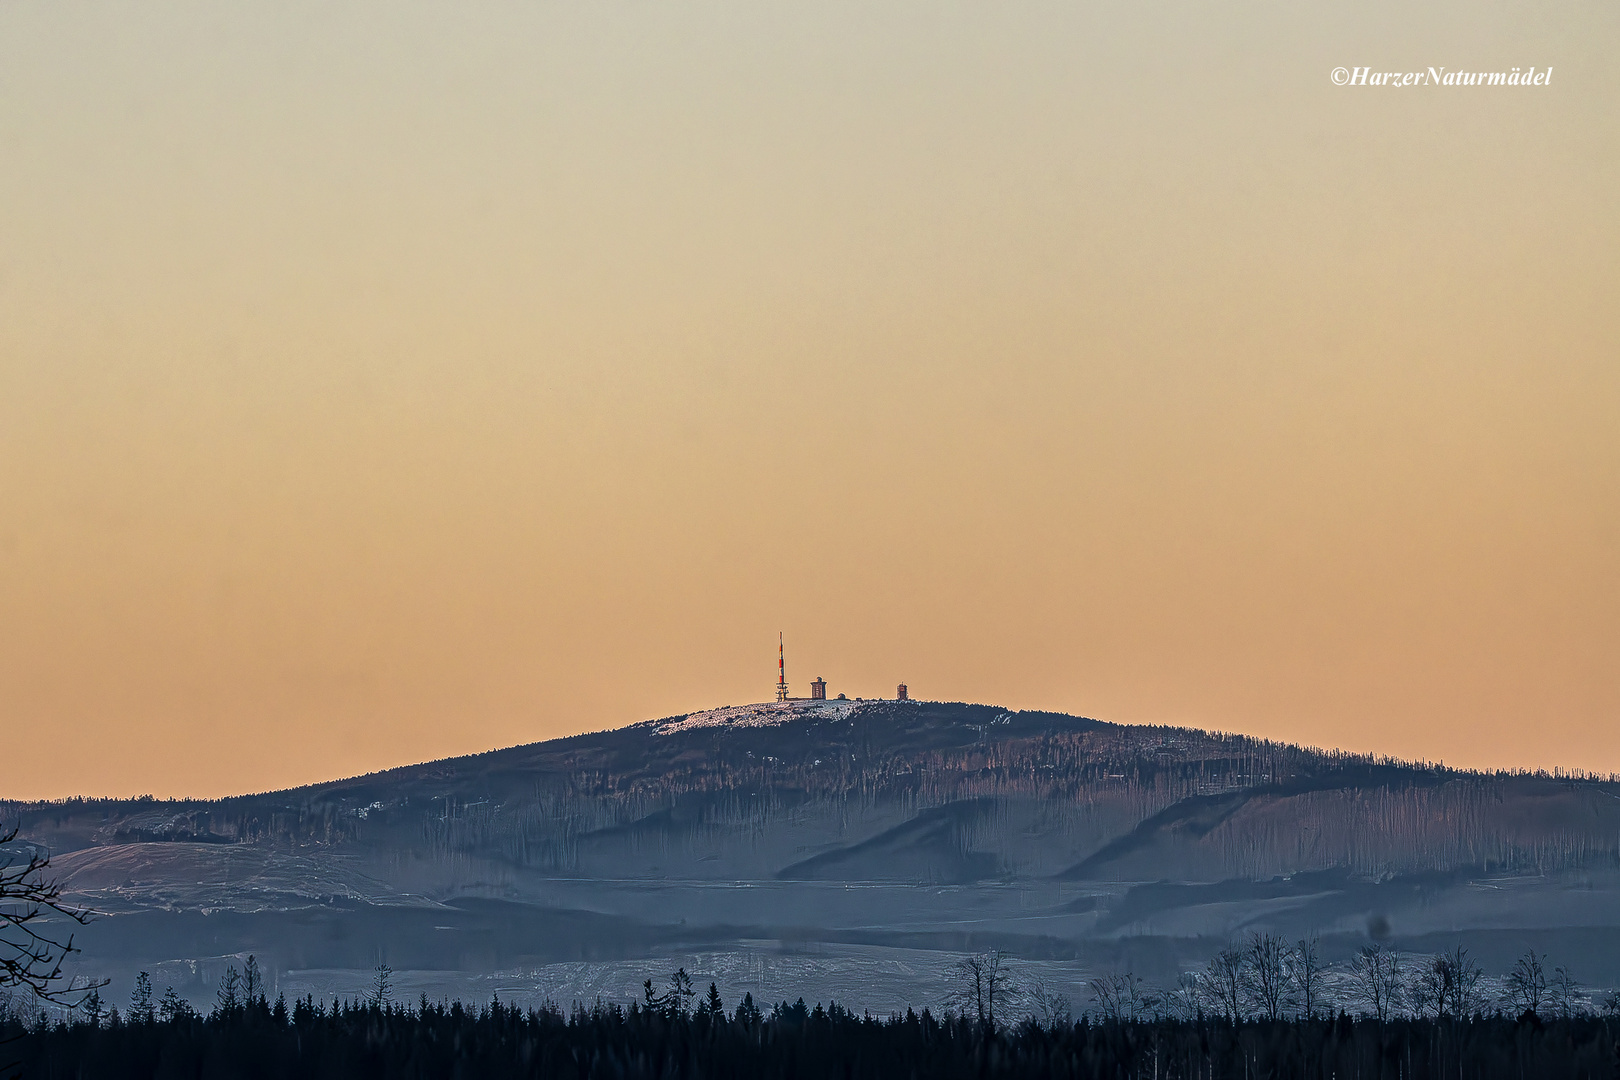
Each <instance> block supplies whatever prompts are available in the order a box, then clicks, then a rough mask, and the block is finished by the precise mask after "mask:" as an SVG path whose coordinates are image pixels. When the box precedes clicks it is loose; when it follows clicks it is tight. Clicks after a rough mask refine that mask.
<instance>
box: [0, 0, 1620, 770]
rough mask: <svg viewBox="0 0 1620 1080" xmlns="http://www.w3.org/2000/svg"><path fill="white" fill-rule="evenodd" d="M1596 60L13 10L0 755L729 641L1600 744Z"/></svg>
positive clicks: (574, 711)
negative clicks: (1531, 71) (1390, 85)
mask: <svg viewBox="0 0 1620 1080" xmlns="http://www.w3.org/2000/svg"><path fill="white" fill-rule="evenodd" d="M1617 46H1620V9H1617V8H1616V7H1615V6H1614V5H1613V4H1608V3H1575V4H1567V5H1553V6H1548V5H1524V4H1519V3H1508V2H1505V0H1485V2H1483V3H1481V2H1470V3H1461V2H1457V0H1442V2H1439V3H1434V4H1426V5H1410V4H1405V3H1394V2H1387V0H1374V2H1371V3H1362V4H1299V3H1293V2H1290V3H1283V2H1255V0H1237V2H1234V3H1229V4H1197V3H1142V2H1140V0H1130V2H1124V0H1119V2H1103V3H1073V2H1069V3H1020V2H1013V3H1006V4H1000V3H998V4H988V3H978V2H975V3H956V2H940V0H928V2H921V0H896V2H878V3H873V2H871V0H862V2H860V3H854V2H843V0H782V2H780V3H765V4H753V3H742V2H740V0H727V2H712V0H692V2H685V0H683V2H677V3H656V4H654V3H646V2H635V3H619V2H614V0H608V2H601V3H589V4H583V3H560V2H555V0H526V2H523V3H500V2H494V3H484V4H473V5H455V4H448V3H409V2H407V3H399V2H394V0H390V2H388V3H380V2H379V3H326V2H322V3H310V2H285V3H281V2H278V3H274V4H269V3H265V4H232V5H219V4H212V3H202V2H197V3H173V2H170V0H143V2H141V3H133V2H131V3H87V4H62V3H47V2H42V0H40V2H33V0H22V2H11V3H7V4H5V5H4V6H0V710H3V719H4V724H5V729H6V732H7V736H6V739H7V746H6V751H5V758H6V761H7V767H6V769H5V770H4V780H3V783H0V797H13V798H22V797H27V798H32V797H47V796H49V797H55V796H63V795H68V794H72V793H95V794H124V795H127V794H137V793H144V792H151V793H155V794H158V795H169V794H193V795H220V794H226V793H232V792H240V791H246V790H252V789H265V788H271V787H279V786H286V785H292V784H297V783H303V782H309V781H315V780H320V779H325V778H330V777H336V776H340V775H346V774H353V773H357V772H362V771H367V770H372V769H378V768H383V767H387V766H391V765H397V764H402V763H407V762H414V761H420V760H426V759H430V758H434V757H439V756H444V755H450V754H459V753H465V752H470V751H477V750H483V749H487V748H491V747H496V746H502V745H508V744H512V743H518V742H528V741H533V740H536V739H541V738H546V737H550V736H555V735H563V734H570V733H574V732H579V731H584V730H592V729H599V728H603V727H612V726H618V725H621V724H624V723H628V722H632V721H636V720H640V719H644V718H648V717H654V716H661V715H667V714H671V713H676V712H683V711H687V710H690V709H697V708H703V707H708V706H713V705H720V704H727V703H731V704H735V703H740V702H744V701H750V700H763V699H765V698H767V697H768V696H769V695H770V686H771V683H772V681H773V679H774V674H775V672H774V666H775V659H776V657H775V649H776V634H777V631H778V630H782V631H785V632H786V635H787V643H788V676H789V680H790V682H791V683H792V685H793V687H794V689H795V690H796V691H797V692H799V693H805V692H807V688H808V682H809V680H810V679H811V678H812V677H814V676H816V675H822V676H824V677H825V678H826V679H827V680H828V681H829V683H830V687H831V690H832V692H834V693H838V692H844V693H847V694H849V695H850V696H851V697H854V696H871V695H880V694H881V695H892V694H893V692H894V685H895V683H896V682H898V681H900V680H905V681H906V682H908V683H909V684H910V685H911V687H912V690H913V693H914V695H915V696H919V697H923V698H930V699H947V700H972V701H983V702H991V703H998V704H1003V705H1007V706H1012V707H1020V708H1046V709H1057V710H1063V711H1068V712H1075V713H1081V714H1085V715H1091V716H1097V717H1101V718H1105V719H1113V720H1120V721H1144V722H1165V723H1177V724H1191V725H1198V726H1204V727H1215V728H1222V729H1227V730H1237V731H1244V732H1250V733H1253V734H1257V735H1262V736H1267V737H1272V738H1279V739H1286V740H1291V741H1302V742H1306V743H1311V744H1317V745H1331V746H1341V747H1346V748H1350V749H1355V750H1363V751H1375V752H1380V753H1390V754H1396V755H1402V756H1417V757H1424V758H1430V759H1443V760H1445V761H1446V762H1447V763H1452V764H1459V765H1470V766H1514V767H1537V766H1548V767H1550V766H1554V765H1563V766H1572V767H1581V768H1587V769H1594V770H1602V771H1608V770H1614V769H1620V214H1617V203H1620V153H1617V149H1620V77H1617V70H1620V69H1617V68H1616V65H1615V64H1614V62H1613V57H1614V55H1615V52H1616V48H1617ZM1341 64H1342V65H1352V66H1353V65H1370V66H1373V67H1375V68H1380V69H1383V68H1388V69H1391V70H1423V69H1425V68H1427V67H1428V66H1430V65H1434V66H1444V67H1451V68H1487V69H1493V70H1494V69H1502V68H1511V67H1513V66H1531V65H1534V66H1536V67H1538V68H1545V67H1547V66H1552V67H1553V69H1554V72H1555V75H1554V79H1553V83H1552V84H1551V85H1550V86H1547V87H1544V88H1534V89H1525V90H1519V89H1512V90H1500V89H1499V90H1487V89H1433V88H1430V89H1423V88H1403V89H1400V90H1388V89H1367V88H1343V87H1337V86H1334V85H1333V84H1332V83H1331V82H1330V80H1329V77H1328V73H1329V71H1330V70H1331V69H1332V68H1333V67H1335V66H1337V65H1341Z"/></svg>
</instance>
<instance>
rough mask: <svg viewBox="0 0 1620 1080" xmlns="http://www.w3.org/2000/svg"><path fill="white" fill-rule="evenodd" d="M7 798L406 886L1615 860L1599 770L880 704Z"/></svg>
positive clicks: (48, 830)
mask: <svg viewBox="0 0 1620 1080" xmlns="http://www.w3.org/2000/svg"><path fill="white" fill-rule="evenodd" d="M0 814H3V815H4V817H5V818H7V819H9V820H18V821H20V823H21V824H22V826H23V832H24V834H25V835H26V836H29V837H30V838H31V839H33V840H35V841H37V842H41V843H45V844H47V845H49V846H50V847H51V849H52V850H53V851H55V852H57V853H58V854H59V855H62V854H66V853H68V852H72V851H77V850H80V849H84V848H89V847H96V846H106V845H128V844H135V843H174V842H188V843H193V844H195V843H206V844H230V845H246V846H249V847H256V848H263V849H266V850H285V851H288V852H308V851H317V850H327V851H332V852H342V853H348V854H353V855H356V856H362V857H364V856H379V855H383V854H384V853H387V855H388V857H389V858H390V859H392V860H393V861H395V862H396V863H400V864H401V865H405V864H408V865H409V866H410V867H411V868H412V873H411V876H412V878H413V880H415V879H420V880H418V881H417V882H416V883H417V884H426V885H429V891H439V889H443V890H448V891H449V892H452V893H453V892H455V891H456V888H457V886H456V885H455V884H454V882H453V881H452V880H450V879H449V878H446V877H445V875H442V874H436V873H434V872H433V871H432V868H433V867H435V866H441V865H442V866H446V867H453V866H472V865H474V864H476V866H477V867H478V874H477V876H478V878H479V879H480V880H483V879H487V878H489V877H490V875H492V874H493V875H494V876H495V877H496V878H499V877H502V876H503V869H504V870H506V871H511V872H530V871H532V872H540V873H546V874H567V875H570V876H579V875H584V876H592V875H597V876H605V877H614V878H619V877H638V876H648V877H655V878H670V877H675V878H682V879H716V878H738V877H743V878H774V879H798V878H807V879H839V880H873V881H895V880H909V881H919V882H941V883H951V882H956V883H960V882H967V881H977V880H1013V879H1020V878H1031V877H1034V878H1043V877H1050V878H1056V879H1060V880H1076V881H1080V880H1158V879H1172V880H1185V881H1221V880H1226V879H1233V878H1249V879H1266V878H1270V877H1274V876H1278V875H1289V874H1296V873H1301V872H1320V871H1327V870H1343V871H1348V872H1351V873H1354V874H1358V875H1364V876H1369V877H1378V876H1380V875H1390V874H1400V873H1410V872H1414V871H1449V870H1454V869H1457V868H1461V867H1475V868H1481V869H1490V870H1506V871H1516V870H1534V871H1549V870H1566V869H1572V868H1580V867H1587V866H1594V865H1598V866H1603V867H1608V866H1612V865H1615V864H1616V863H1617V861H1620V785H1617V784H1615V783H1613V782H1610V781H1596V780H1589V779H1573V778H1560V777H1552V776H1544V775H1505V774H1479V773H1469V772H1460V771H1457V770H1451V769H1443V768H1438V767H1432V766H1419V765H1412V764H1405V763H1398V762H1390V761H1378V760H1372V759H1369V758H1366V757H1360V756H1354V755H1347V754H1341V753H1333V752H1322V751H1317V750H1309V749H1302V748H1299V747H1296V746H1289V745H1283V744H1278V743H1271V742H1265V741H1260V740H1256V739H1251V738H1247V737H1244V736H1237V735H1221V734H1211V733H1207V732H1201V731H1194V730H1188V729H1181V728H1165V727H1143V726H1124V725H1116V724H1109V723H1104V722H1101V721H1097V720H1089V719H1083V718H1079V717H1073V716H1065V715H1061V714H1056V713H1043V712H1012V711H1008V710H1004V709H1000V708H997V707H994V706H988V705H967V704H942V703H926V702H892V701H884V702H862V703H856V702H826V703H809V702H790V703H787V704H786V705H777V704H769V705H760V706H750V707H744V708H739V709H729V708H728V709H721V710H713V711H711V712H707V713H697V714H692V715H689V716H677V717H669V718H666V719H663V720H657V721H649V722H647V723H642V724H636V725H633V726H630V727H626V728H621V729H617V730H613V731H605V732H598V733H595V734H589V735H581V736H577V737H573V738H566V739H556V740H552V741H549V742H543V743H536V744H532V745H529V746H520V747H513V748H511V749H507V750H500V751H494V752H491V753H486V754H479V755H475V756H471V757H464V758H453V759H449V760H444V761H437V762H432V763H429V764H425V765H417V766H411V767H408V768H401V769H393V770H390V771H387V772H382V773H376V774H373V775H369V776H363V777H358V778H355V779H351V780H342V781H336V782H332V783H327V784H320V785H315V786H312V787H306V788H297V789H293V790H290V791H282V792H273V793H268V794H262V795H250V796H242V797H238V798H230V799H222V800H217V801H182V802H166V801H150V800H136V801H117V800H83V801H81V800H68V801H65V802H57V803H49V804H15V803H12V804H5V805H3V806H0ZM468 860H472V862H471V863H469V862H468ZM367 861H368V862H369V859H368V860H367ZM373 872H375V871H374V868H373ZM384 876H386V875H384ZM435 878H439V879H444V880H443V881H442V884H441V885H440V886H439V888H438V889H436V888H434V887H432V886H431V884H430V882H431V879H435Z"/></svg>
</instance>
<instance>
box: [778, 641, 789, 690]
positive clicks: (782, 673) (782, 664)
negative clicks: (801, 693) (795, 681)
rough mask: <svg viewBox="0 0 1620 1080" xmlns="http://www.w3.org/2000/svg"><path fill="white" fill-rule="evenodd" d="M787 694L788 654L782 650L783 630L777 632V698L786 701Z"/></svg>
mask: <svg viewBox="0 0 1620 1080" xmlns="http://www.w3.org/2000/svg"><path fill="white" fill-rule="evenodd" d="M787 699H788V696H787V654H786V653H785V652H783V651H782V631H780V630H778V631H777V632H776V700H777V701H786V700H787Z"/></svg>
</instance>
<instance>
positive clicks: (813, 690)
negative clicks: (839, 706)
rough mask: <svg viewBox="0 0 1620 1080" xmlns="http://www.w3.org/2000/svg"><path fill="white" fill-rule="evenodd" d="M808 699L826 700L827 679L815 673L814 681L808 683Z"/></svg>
mask: <svg viewBox="0 0 1620 1080" xmlns="http://www.w3.org/2000/svg"><path fill="white" fill-rule="evenodd" d="M810 700H811V701H826V700H827V680H826V679H823V678H822V677H821V676H819V675H817V676H816V679H815V681H814V682H812V683H811V684H810Z"/></svg>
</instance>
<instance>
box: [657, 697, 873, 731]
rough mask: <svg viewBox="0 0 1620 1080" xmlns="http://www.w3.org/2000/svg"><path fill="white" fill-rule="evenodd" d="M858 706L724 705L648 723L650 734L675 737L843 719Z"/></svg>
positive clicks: (807, 703) (817, 703) (798, 703)
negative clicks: (702, 731)
mask: <svg viewBox="0 0 1620 1080" xmlns="http://www.w3.org/2000/svg"><path fill="white" fill-rule="evenodd" d="M861 704H863V703H862V702H859V701H764V702H761V703H759V704H758V705H727V706H724V707H723V708H719V709H705V710H704V711H702V712H695V713H687V714H686V715H685V716H678V717H671V718H670V719H668V720H653V721H650V722H651V723H652V725H653V734H654V735H675V734H679V733H680V732H683V731H695V730H697V729H699V728H722V727H723V728H744V727H775V726H776V725H777V724H786V723H789V722H790V721H793V720H846V719H848V718H849V715H850V714H851V713H853V712H854V711H855V710H856V708H858V707H859V706H860V705H861Z"/></svg>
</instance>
